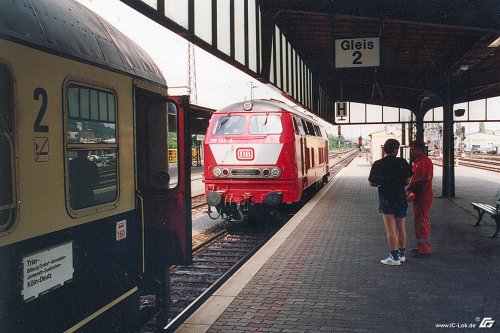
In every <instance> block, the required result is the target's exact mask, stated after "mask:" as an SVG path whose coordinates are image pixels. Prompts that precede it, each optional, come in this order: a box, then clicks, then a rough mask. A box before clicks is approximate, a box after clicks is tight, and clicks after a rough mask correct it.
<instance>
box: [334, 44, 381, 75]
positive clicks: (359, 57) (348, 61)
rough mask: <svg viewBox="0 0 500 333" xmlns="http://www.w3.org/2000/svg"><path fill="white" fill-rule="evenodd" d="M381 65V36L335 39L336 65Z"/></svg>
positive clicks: (341, 66)
mask: <svg viewBox="0 0 500 333" xmlns="http://www.w3.org/2000/svg"><path fill="white" fill-rule="evenodd" d="M378 66H380V38H378V37H373V38H346V39H336V40H335V67H336V68H349V67H378Z"/></svg>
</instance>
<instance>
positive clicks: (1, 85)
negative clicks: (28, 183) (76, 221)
mask: <svg viewBox="0 0 500 333" xmlns="http://www.w3.org/2000/svg"><path fill="white" fill-rule="evenodd" d="M12 101H13V86H12V76H11V73H10V70H9V69H8V68H7V66H6V65H4V64H2V63H0V232H2V231H5V230H7V229H9V228H10V227H11V226H12V224H13V223H14V221H15V217H16V200H15V188H14V184H15V182H14V179H15V175H14V170H15V168H14V164H13V163H14V111H13V103H12Z"/></svg>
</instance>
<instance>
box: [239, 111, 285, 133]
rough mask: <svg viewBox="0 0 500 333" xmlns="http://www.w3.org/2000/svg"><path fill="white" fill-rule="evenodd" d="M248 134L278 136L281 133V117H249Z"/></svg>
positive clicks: (267, 115)
mask: <svg viewBox="0 0 500 333" xmlns="http://www.w3.org/2000/svg"><path fill="white" fill-rule="evenodd" d="M248 131H249V132H250V134H280V133H281V132H283V126H282V124H281V117H280V116H278V115H269V114H266V115H258V116H251V117H250V125H249V128H248Z"/></svg>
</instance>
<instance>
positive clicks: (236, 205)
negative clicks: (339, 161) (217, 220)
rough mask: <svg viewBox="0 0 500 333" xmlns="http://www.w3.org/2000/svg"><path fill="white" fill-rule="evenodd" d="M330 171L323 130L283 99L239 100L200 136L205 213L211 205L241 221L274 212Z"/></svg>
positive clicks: (219, 113) (320, 181)
mask: <svg viewBox="0 0 500 333" xmlns="http://www.w3.org/2000/svg"><path fill="white" fill-rule="evenodd" d="M329 170H330V169H329V165H328V138H327V135H326V131H325V129H324V128H323V127H322V126H321V125H320V123H319V122H317V121H316V120H314V119H313V118H312V117H310V116H308V115H306V114H305V113H303V112H300V111H298V110H295V109H294V108H292V107H290V106H288V105H287V104H285V103H283V102H280V101H277V100H252V101H247V102H239V103H235V104H232V105H229V106H227V107H225V108H223V109H221V110H219V111H217V112H215V113H214V114H213V116H212V119H211V120H210V125H209V127H208V130H207V135H206V136H205V141H204V182H205V194H206V197H207V202H208V205H209V214H210V212H211V207H215V209H216V210H217V212H218V213H219V216H222V217H225V218H228V219H229V218H232V219H236V220H239V219H243V218H244V217H245V216H248V215H252V213H254V212H257V211H261V210H264V211H278V210H279V208H281V207H282V205H284V204H292V203H296V202H299V201H300V200H301V197H302V194H303V193H304V191H306V190H307V189H309V188H311V187H313V188H317V187H320V186H321V185H322V184H323V183H324V182H326V181H327V180H328V175H329ZM211 217H212V216H211ZM213 218H214V217H213Z"/></svg>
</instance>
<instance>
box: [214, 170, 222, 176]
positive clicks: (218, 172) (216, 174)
mask: <svg viewBox="0 0 500 333" xmlns="http://www.w3.org/2000/svg"><path fill="white" fill-rule="evenodd" d="M212 173H213V174H214V176H215V177H220V174H221V173H222V170H221V169H220V168H214V170H213V171H212Z"/></svg>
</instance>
